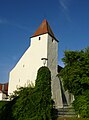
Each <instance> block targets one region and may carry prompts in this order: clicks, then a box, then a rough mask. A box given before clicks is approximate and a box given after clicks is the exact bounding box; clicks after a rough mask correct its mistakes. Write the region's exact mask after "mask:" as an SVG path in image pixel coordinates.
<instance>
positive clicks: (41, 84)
mask: <svg viewBox="0 0 89 120" xmlns="http://www.w3.org/2000/svg"><path fill="white" fill-rule="evenodd" d="M12 97H13V100H12V101H10V102H2V103H1V104H0V111H2V112H0V118H1V119H0V120H51V110H52V100H51V73H50V71H49V69H48V68H47V67H41V68H40V69H39V70H38V73H37V79H36V85H35V87H33V86H29V87H25V88H20V89H18V91H15V92H14V95H13V96H12Z"/></svg>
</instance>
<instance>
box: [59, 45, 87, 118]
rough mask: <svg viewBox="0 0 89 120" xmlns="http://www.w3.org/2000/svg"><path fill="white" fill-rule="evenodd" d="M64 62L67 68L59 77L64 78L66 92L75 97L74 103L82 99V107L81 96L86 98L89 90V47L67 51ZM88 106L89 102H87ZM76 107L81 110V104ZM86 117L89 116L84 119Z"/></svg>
mask: <svg viewBox="0 0 89 120" xmlns="http://www.w3.org/2000/svg"><path fill="white" fill-rule="evenodd" d="M62 60H63V62H64V64H65V67H64V68H63V69H62V70H61V72H60V73H59V77H61V78H62V81H63V85H64V88H65V90H68V91H69V92H70V93H72V94H73V95H74V97H75V101H74V102H75V103H77V101H78V100H79V99H80V100H79V101H80V104H81V106H82V103H83V101H82V102H81V97H79V96H81V95H82V96H86V91H88V90H89V47H88V48H86V49H84V50H81V51H65V52H64V58H63V59H62ZM78 98H79V99H78ZM83 98H84V97H83ZM83 98H82V99H83ZM85 98H86V97H85ZM88 105H89V101H88V102H87V106H88ZM76 107H77V109H81V108H80V106H79V104H77V105H76ZM79 114H80V113H79ZM86 114H87V113H86ZM81 115H82V114H81ZM82 116H83V115H82ZM85 116H87V115H84V116H83V117H85ZM88 117H89V115H88Z"/></svg>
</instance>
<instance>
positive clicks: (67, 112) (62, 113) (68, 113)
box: [57, 106, 77, 117]
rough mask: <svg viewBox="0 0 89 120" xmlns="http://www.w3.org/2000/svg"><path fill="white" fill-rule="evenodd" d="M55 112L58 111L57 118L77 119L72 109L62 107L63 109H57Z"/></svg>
mask: <svg viewBox="0 0 89 120" xmlns="http://www.w3.org/2000/svg"><path fill="white" fill-rule="evenodd" d="M57 110H58V117H77V115H76V113H75V110H74V108H73V107H70V106H64V107H63V108H59V109H57Z"/></svg>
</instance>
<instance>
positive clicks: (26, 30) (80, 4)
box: [0, 0, 89, 83]
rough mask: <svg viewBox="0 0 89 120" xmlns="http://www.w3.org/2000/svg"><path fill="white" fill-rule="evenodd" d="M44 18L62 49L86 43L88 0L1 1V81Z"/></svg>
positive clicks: (70, 48)
mask: <svg viewBox="0 0 89 120" xmlns="http://www.w3.org/2000/svg"><path fill="white" fill-rule="evenodd" d="M43 19H47V21H48V22H49V24H50V26H51V28H52V30H53V32H54V34H55V36H56V38H57V39H58V40H59V53H58V56H59V57H58V63H59V65H62V66H63V63H62V61H61V58H63V54H64V53H63V51H64V50H66V49H67V50H81V49H83V48H85V47H87V46H89V0H0V83H1V82H2V83H3V82H7V81H8V77H9V72H10V70H11V69H12V68H13V67H14V66H15V64H16V63H17V61H18V60H19V58H20V57H21V56H22V54H23V53H24V52H25V50H26V49H27V48H28V47H29V43H30V39H29V37H30V36H31V35H32V34H33V33H34V32H35V30H36V29H37V28H38V26H39V25H40V24H41V22H42V21H43Z"/></svg>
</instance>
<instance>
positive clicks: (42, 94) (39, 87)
mask: <svg viewBox="0 0 89 120" xmlns="http://www.w3.org/2000/svg"><path fill="white" fill-rule="evenodd" d="M35 89H36V93H37V94H36V100H37V104H38V106H37V116H39V117H40V118H38V120H50V119H51V110H52V99H51V97H52V95H51V72H50V71H49V69H48V68H47V67H41V68H40V69H39V70H38V74H37V79H36V85H35Z"/></svg>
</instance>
